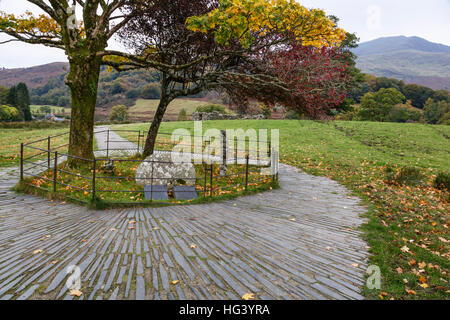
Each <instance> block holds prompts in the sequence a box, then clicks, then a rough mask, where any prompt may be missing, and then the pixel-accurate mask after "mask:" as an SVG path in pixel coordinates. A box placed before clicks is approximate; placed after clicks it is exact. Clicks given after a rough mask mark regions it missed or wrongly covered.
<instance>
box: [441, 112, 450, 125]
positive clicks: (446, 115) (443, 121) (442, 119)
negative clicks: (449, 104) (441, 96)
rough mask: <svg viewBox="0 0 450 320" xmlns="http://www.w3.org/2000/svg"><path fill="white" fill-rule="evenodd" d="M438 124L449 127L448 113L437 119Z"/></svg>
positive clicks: (449, 117)
mask: <svg viewBox="0 0 450 320" xmlns="http://www.w3.org/2000/svg"><path fill="white" fill-rule="evenodd" d="M438 124H441V125H446V126H450V111H449V112H447V113H446V114H444V115H443V116H442V118H441V119H439V122H438Z"/></svg>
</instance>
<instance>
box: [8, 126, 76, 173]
mask: <svg viewBox="0 0 450 320" xmlns="http://www.w3.org/2000/svg"><path fill="white" fill-rule="evenodd" d="M68 130H69V128H68V127H67V128H57V129H54V128H50V129H32V128H23V129H0V167H10V166H15V165H16V166H17V165H19V162H20V144H21V143H22V142H23V143H28V142H32V141H36V140H39V139H42V138H46V137H48V136H52V135H57V134H60V133H64V132H67V131H68ZM52 141H53V142H54V143H55V145H64V144H66V143H67V142H68V141H69V135H64V136H61V137H58V138H55V139H54V140H52ZM33 146H35V147H38V148H42V149H47V142H46V141H42V142H40V143H37V144H34V145H33ZM58 151H63V152H65V150H58ZM36 152H38V151H36V150H32V149H28V148H26V150H25V157H26V156H27V155H30V154H33V153H36Z"/></svg>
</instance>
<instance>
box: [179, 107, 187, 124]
mask: <svg viewBox="0 0 450 320" xmlns="http://www.w3.org/2000/svg"><path fill="white" fill-rule="evenodd" d="M178 121H187V114H186V110H185V109H184V108H183V109H181V110H180V113H178Z"/></svg>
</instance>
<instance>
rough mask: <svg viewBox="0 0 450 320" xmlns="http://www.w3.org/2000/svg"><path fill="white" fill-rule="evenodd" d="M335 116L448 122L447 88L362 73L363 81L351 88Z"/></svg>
mask: <svg viewBox="0 0 450 320" xmlns="http://www.w3.org/2000/svg"><path fill="white" fill-rule="evenodd" d="M336 118H337V119H343V120H363V121H381V122H422V123H429V124H447V125H450V92H448V91H446V90H433V89H430V88H427V87H424V86H421V85H417V84H405V83H404V82H403V81H401V80H397V79H391V78H386V77H379V78H377V77H375V76H373V75H365V81H363V82H362V83H360V85H358V86H354V87H353V88H352V90H351V91H350V93H349V94H348V96H347V99H346V101H345V102H344V103H343V107H342V108H341V113H340V114H339V115H338V116H337V117H336Z"/></svg>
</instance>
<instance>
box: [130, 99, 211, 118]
mask: <svg viewBox="0 0 450 320" xmlns="http://www.w3.org/2000/svg"><path fill="white" fill-rule="evenodd" d="M158 104H159V100H145V99H139V100H137V101H136V104H135V105H134V106H132V107H130V109H129V112H130V115H131V117H148V118H151V117H152V116H153V115H154V114H155V112H156V109H157V108H158ZM206 104H210V102H205V101H200V100H195V99H175V100H174V101H172V102H171V103H170V104H169V107H168V109H167V112H166V115H165V117H164V118H165V119H168V120H177V119H178V114H179V113H180V111H181V109H183V108H184V109H185V110H186V113H187V115H188V116H190V115H191V114H192V113H193V112H195V109H197V107H199V106H203V105H206Z"/></svg>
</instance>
